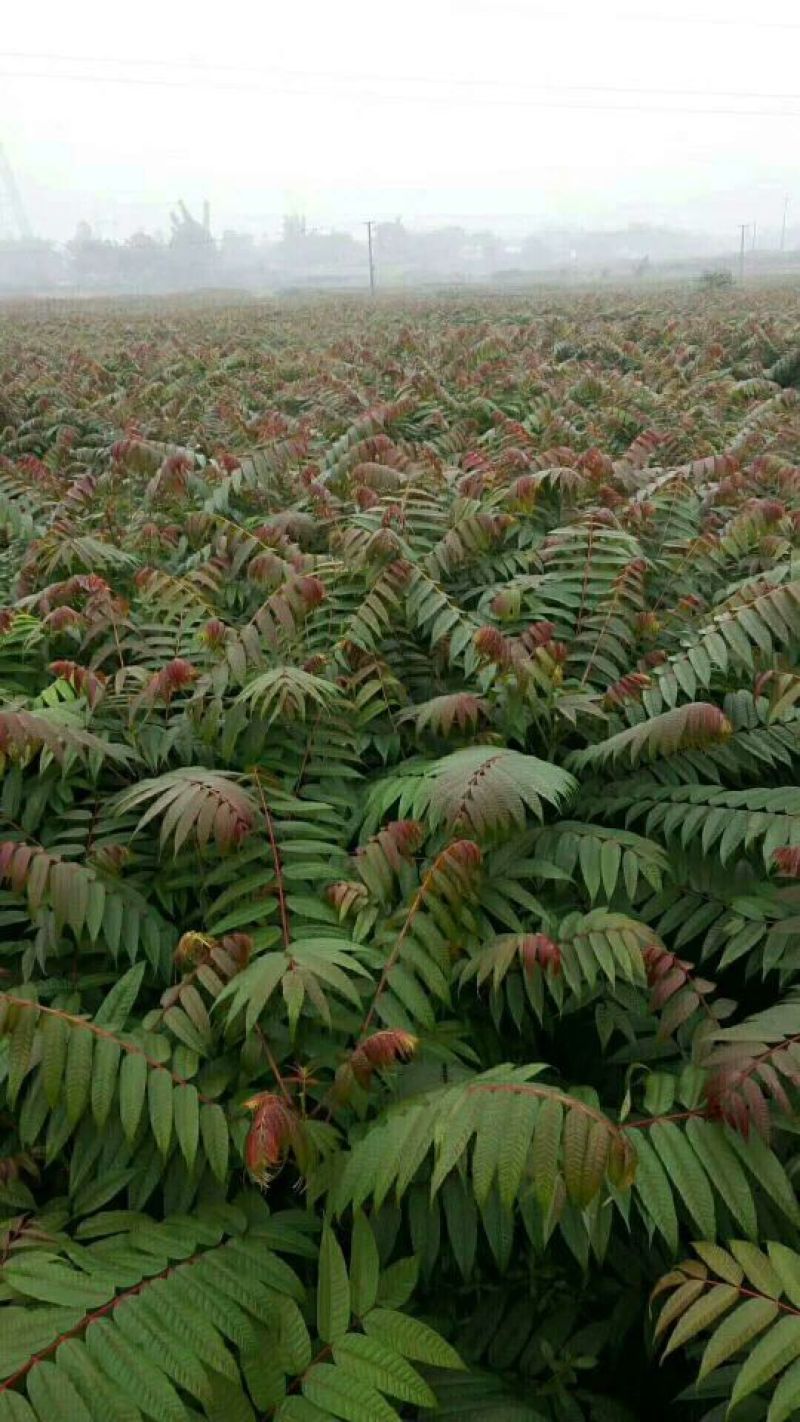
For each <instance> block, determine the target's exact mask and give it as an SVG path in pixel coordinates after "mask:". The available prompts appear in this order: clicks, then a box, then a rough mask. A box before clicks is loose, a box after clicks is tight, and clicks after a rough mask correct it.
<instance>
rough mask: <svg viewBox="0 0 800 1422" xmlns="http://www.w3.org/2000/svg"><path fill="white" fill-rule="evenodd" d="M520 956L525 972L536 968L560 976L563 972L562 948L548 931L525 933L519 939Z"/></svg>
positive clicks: (528, 972)
mask: <svg viewBox="0 0 800 1422" xmlns="http://www.w3.org/2000/svg"><path fill="white" fill-rule="evenodd" d="M518 952H519V958H520V962H521V963H522V966H523V968H524V970H525V972H526V973H527V974H528V975H530V974H531V973H532V972H533V971H534V969H535V968H541V969H542V970H543V971H544V972H547V973H551V974H552V976H553V977H558V975H559V973H560V972H561V949H560V948H559V946H558V944H557V943H554V942H553V940H552V938H548V936H547V934H546V933H524V934H523V935H522V937H521V938H520V940H519V949H518Z"/></svg>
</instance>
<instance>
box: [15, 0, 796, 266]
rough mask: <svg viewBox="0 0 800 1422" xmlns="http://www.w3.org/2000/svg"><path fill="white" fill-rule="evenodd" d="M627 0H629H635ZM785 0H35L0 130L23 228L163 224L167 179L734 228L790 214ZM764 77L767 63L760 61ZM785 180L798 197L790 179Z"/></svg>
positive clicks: (213, 192)
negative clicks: (276, 0) (284, 1)
mask: <svg viewBox="0 0 800 1422" xmlns="http://www.w3.org/2000/svg"><path fill="white" fill-rule="evenodd" d="M628 3H629V5H630V4H631V0H628ZM796 13H797V12H796V10H795V8H794V6H793V5H791V4H790V3H789V0H769V3H768V5H767V6H766V7H764V8H763V9H762V10H759V12H758V15H757V17H756V18H754V17H753V15H752V11H751V10H750V7H748V6H747V5H745V4H744V3H742V0H729V3H727V4H724V5H723V4H722V3H721V0H701V3H700V5H699V11H698V14H696V15H690V14H676V15H670V14H669V13H666V12H665V9H664V0H638V4H637V5H636V9H635V11H634V10H633V9H631V8H628V9H626V8H625V5H624V0H623V3H622V4H621V5H620V6H619V7H615V8H614V9H613V10H610V11H608V12H603V13H601V12H600V11H599V10H598V9H597V7H596V6H595V5H592V4H590V3H589V0H573V4H572V5H571V6H570V9H569V11H568V12H566V11H565V12H563V13H562V12H559V11H557V10H556V8H555V7H554V6H553V3H552V0H550V3H549V4H547V3H542V4H538V3H530V4H523V3H507V4H505V3H502V0H498V3H497V4H492V3H491V2H490V0H459V2H458V3H455V0H424V3H423V0H407V3H406V4H405V5H404V6H403V8H402V10H397V11H395V10H392V9H389V8H386V9H384V10H383V11H382V12H381V11H376V7H375V6H374V5H371V4H367V3H366V0H344V3H343V4H340V5H339V6H338V7H336V8H335V9H333V8H332V7H329V6H328V5H325V4H324V3H322V0H308V3H307V4H306V5H305V6H303V7H302V9H300V8H297V9H293V10H291V11H290V10H289V9H282V8H281V9H279V8H278V7H269V8H267V9H256V8H255V7H251V6H249V5H248V4H246V3H243V0H232V3H231V4H229V5H228V6H227V7H226V10H225V23H224V25H222V24H220V15H219V13H218V12H214V13H211V12H209V13H208V14H203V13H200V12H198V11H195V10H191V11H190V10H189V7H188V6H186V5H182V4H177V5H175V4H174V5H173V6H171V7H167V6H164V5H163V4H162V5H159V6H157V5H156V4H155V3H154V0H141V3H140V5H139V6H138V7H137V11H136V18H135V23H133V22H132V21H131V18H130V15H129V14H128V13H127V12H126V14H125V18H124V19H123V17H122V14H121V13H120V12H118V11H115V10H113V9H111V8H109V7H107V6H101V5H100V4H99V3H98V0H83V3H81V4H80V5H79V6H78V8H77V11H76V10H75V9H74V8H73V9H70V10H69V11H67V10H65V9H63V8H62V7H60V6H56V5H55V4H54V3H53V0H43V3H42V4H41V5H40V6H38V7H37V8H36V11H35V12H34V11H33V10H31V11H30V12H26V11H24V10H23V9H19V8H17V9H15V10H13V11H12V12H11V13H10V14H9V15H8V16H6V17H4V18H5V25H4V39H3V49H2V50H0V78H2V90H1V91H0V92H2V99H0V142H2V143H3V144H4V146H5V149H6V153H7V156H8V158H9V161H10V162H11V165H12V167H13V170H14V173H15V176H16V179H17V183H18V185H19V188H20V191H21V193H22V197H23V201H24V205H25V207H26V210H27V212H28V215H29V218H30V222H31V225H32V227H33V230H34V232H35V233H36V234H37V235H40V236H44V237H49V238H53V239H56V240H64V239H66V238H68V237H69V236H71V235H72V233H73V232H74V230H75V226H76V223H77V222H78V221H79V220H81V219H84V220H86V221H88V222H90V223H91V224H92V225H93V226H94V227H95V228H96V229H97V230H99V232H100V233H101V235H104V236H108V237H118V238H124V237H126V236H128V235H129V234H130V233H131V232H133V231H135V230H137V229H139V228H146V229H148V230H151V231H155V230H159V229H160V230H162V231H167V230H168V227H169V211H170V209H171V208H172V207H174V205H175V202H176V200H177V199H178V198H179V197H182V198H184V199H185V201H186V202H187V204H188V205H189V207H190V208H191V209H192V210H193V211H195V212H197V213H198V214H199V211H200V208H201V204H202V201H203V199H204V198H208V199H209V200H210V202H211V209H212V224H213V227H214V230H215V231H217V232H221V231H222V230H223V229H224V228H231V227H235V228H239V229H241V230H243V231H249V232H252V233H254V234H261V233H267V234H270V235H276V234H277V232H278V229H279V226H280V222H281V218H282V216H283V214H284V213H285V212H287V211H298V212H305V213H307V214H308V217H309V220H310V221H311V222H314V223H317V224H320V225H329V226H336V227H339V228H345V229H350V230H353V229H354V228H355V227H356V225H357V224H359V223H361V222H363V221H364V220H365V219H366V218H367V217H372V218H376V219H378V220H381V219H391V218H393V217H395V216H402V217H403V218H404V219H405V220H406V221H407V222H409V223H410V224H412V225H417V226H421V225H422V226H432V225H435V224H438V223H445V222H455V223H460V224H461V225H463V226H467V227H479V226H480V227H492V228H494V229H495V230H497V231H498V232H500V233H502V234H503V235H506V236H513V235H514V234H521V233H522V232H524V231H530V230H532V229H534V228H536V227H541V226H547V225H549V226H558V225H559V224H562V223H563V224H569V223H575V222H580V223H583V224H586V225H597V226H603V227H608V226H625V225H627V224H628V223H631V222H650V223H653V224H666V225H670V226H673V227H679V228H684V229H688V230H693V231H697V232H706V233H712V234H714V235H715V236H716V237H718V238H719V239H720V242H721V243H723V244H724V245H725V246H726V247H730V248H733V247H734V246H735V243H736V240H737V228H738V224H739V223H740V222H745V221H747V222H756V223H757V225H758V228H759V230H761V231H766V229H770V231H771V233H772V234H773V239H774V234H775V233H777V232H778V231H779V229H780V223H781V217H782V212H783V204H784V196H785V195H787V194H788V196H789V199H790V225H791V224H793V221H794V220H795V219H796V218H798V217H800V182H798V167H797V157H796V154H797V151H798V138H799V137H800V92H796V91H797V88H798V85H797V81H796V80H794V70H795V68H796V65H795V56H796V52H797V45H798V40H800V21H798V20H796V19H793V18H792V16H793V14H796ZM765 75H768V79H765V78H764V76H765ZM795 197H796V201H795Z"/></svg>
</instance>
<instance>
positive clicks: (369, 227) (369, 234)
mask: <svg viewBox="0 0 800 1422" xmlns="http://www.w3.org/2000/svg"><path fill="white" fill-rule="evenodd" d="M364 225H365V227H366V229H367V250H368V251H369V294H370V296H374V295H375V259H374V257H373V255H372V226H373V224H372V223H371V222H367V223H365V224H364Z"/></svg>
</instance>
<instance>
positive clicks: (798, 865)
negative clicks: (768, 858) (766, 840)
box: [772, 846, 800, 879]
mask: <svg viewBox="0 0 800 1422" xmlns="http://www.w3.org/2000/svg"><path fill="white" fill-rule="evenodd" d="M772 862H773V864H774V865H775V866H776V868H777V869H778V872H779V873H781V874H783V875H784V877H785V878H787V879H800V847H797V846H793V847H791V848H784V849H773V851H772Z"/></svg>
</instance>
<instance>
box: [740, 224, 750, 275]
mask: <svg viewBox="0 0 800 1422" xmlns="http://www.w3.org/2000/svg"><path fill="white" fill-rule="evenodd" d="M749 226H750V224H749V222H740V223H739V232H740V234H741V236H740V240H739V280H740V281H744V234H745V232H746V231H747V229H748V227H749Z"/></svg>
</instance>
